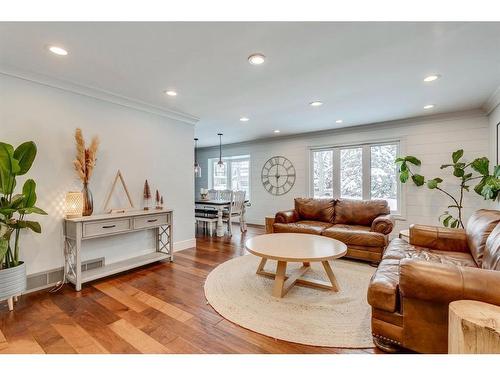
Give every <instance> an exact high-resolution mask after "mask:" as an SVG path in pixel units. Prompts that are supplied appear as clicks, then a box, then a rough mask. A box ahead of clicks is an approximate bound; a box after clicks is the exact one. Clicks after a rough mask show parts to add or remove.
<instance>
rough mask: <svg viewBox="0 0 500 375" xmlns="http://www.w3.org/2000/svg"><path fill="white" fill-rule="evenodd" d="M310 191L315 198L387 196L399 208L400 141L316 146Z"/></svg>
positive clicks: (394, 206) (394, 208) (393, 210)
mask: <svg viewBox="0 0 500 375" xmlns="http://www.w3.org/2000/svg"><path fill="white" fill-rule="evenodd" d="M311 152H312V154H311V166H312V173H311V178H312V181H311V191H312V193H313V196H314V197H315V198H327V197H342V198H350V199H385V200H387V202H388V203H389V206H390V208H391V211H392V212H394V213H399V211H400V206H401V204H400V186H399V179H398V176H397V169H396V165H395V164H394V160H395V159H396V157H397V155H398V152H399V142H388V143H377V144H364V145H356V146H349V147H328V148H322V149H313V150H312V151H311Z"/></svg>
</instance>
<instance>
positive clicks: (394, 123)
mask: <svg viewBox="0 0 500 375" xmlns="http://www.w3.org/2000/svg"><path fill="white" fill-rule="evenodd" d="M485 116H486V113H485V111H484V108H476V109H470V110H466V111H456V112H447V113H440V114H434V115H426V116H417V117H408V118H404V119H399V120H390V121H381V122H373V123H366V124H358V125H351V126H345V127H341V128H335V129H326V130H319V131H313V132H301V133H296V134H289V135H283V136H280V137H279V138H276V137H265V138H257V139H253V140H249V141H243V142H234V143H226V144H224V147H242V146H250V145H262V144H269V143H277V142H282V141H285V140H292V139H301V138H304V137H311V138H321V137H325V136H330V135H337V134H350V133H352V132H353V131H355V132H357V133H361V132H369V131H373V130H382V129H394V128H399V127H401V126H418V125H421V124H426V123H429V122H437V123H439V122H448V121H452V120H457V119H465V118H477V117H485ZM359 136H361V135H359ZM361 143H362V142H361ZM358 144H359V143H358ZM218 149H219V146H218V145H213V146H200V147H199V149H198V150H199V151H205V152H208V151H212V150H218Z"/></svg>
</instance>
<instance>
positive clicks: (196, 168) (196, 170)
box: [194, 138, 201, 178]
mask: <svg viewBox="0 0 500 375" xmlns="http://www.w3.org/2000/svg"><path fill="white" fill-rule="evenodd" d="M194 177H198V178H199V177H201V167H200V164H199V163H198V138H195V139H194Z"/></svg>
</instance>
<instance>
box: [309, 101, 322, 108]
mask: <svg viewBox="0 0 500 375" xmlns="http://www.w3.org/2000/svg"><path fill="white" fill-rule="evenodd" d="M309 105H310V106H311V107H319V106H322V105H323V102H320V101H319V100H315V101H314V102H311V103H309Z"/></svg>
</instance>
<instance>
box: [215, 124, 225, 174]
mask: <svg viewBox="0 0 500 375" xmlns="http://www.w3.org/2000/svg"><path fill="white" fill-rule="evenodd" d="M217 135H218V136H219V161H218V162H217V165H216V166H215V168H216V171H217V173H218V174H222V175H223V174H224V172H225V166H224V162H223V161H222V135H223V134H222V133H218V134H217Z"/></svg>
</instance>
